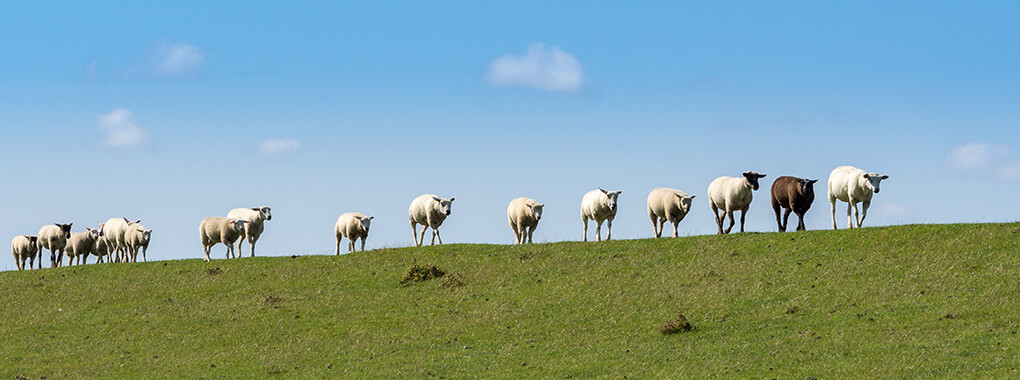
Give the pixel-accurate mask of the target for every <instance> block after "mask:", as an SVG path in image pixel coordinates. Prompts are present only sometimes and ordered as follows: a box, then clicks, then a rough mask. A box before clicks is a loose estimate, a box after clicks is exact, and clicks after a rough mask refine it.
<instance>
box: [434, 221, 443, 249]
mask: <svg viewBox="0 0 1020 380" xmlns="http://www.w3.org/2000/svg"><path fill="white" fill-rule="evenodd" d="M432 233H434V234H436V239H439V245H443V237H442V236H441V235H439V225H436V226H435V227H432Z"/></svg>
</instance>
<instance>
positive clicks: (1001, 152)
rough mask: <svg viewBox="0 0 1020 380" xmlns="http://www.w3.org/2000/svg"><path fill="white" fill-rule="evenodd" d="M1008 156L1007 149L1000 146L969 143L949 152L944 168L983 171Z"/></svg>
mask: <svg viewBox="0 0 1020 380" xmlns="http://www.w3.org/2000/svg"><path fill="white" fill-rule="evenodd" d="M1008 156H1009V148H1007V147H1005V146H1002V145H993V144H981V143H976V142H973V143H970V144H967V145H961V146H958V147H956V148H954V149H953V150H951V151H949V154H948V155H946V166H948V167H950V168H953V169H957V170H962V171H970V170H985V169H988V168H989V167H991V166H992V165H995V164H998V163H999V162H1000V161H1001V160H1002V159H1004V158H1006V157H1008Z"/></svg>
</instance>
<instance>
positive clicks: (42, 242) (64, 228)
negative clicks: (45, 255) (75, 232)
mask: <svg viewBox="0 0 1020 380" xmlns="http://www.w3.org/2000/svg"><path fill="white" fill-rule="evenodd" d="M72 224H74V223H67V224H59V223H54V224H50V225H46V226H42V228H40V229H39V269H42V250H43V249H48V250H50V267H51V268H56V267H59V266H60V265H61V260H63V259H64V249H65V248H66V247H67V239H70V238H71V225H72Z"/></svg>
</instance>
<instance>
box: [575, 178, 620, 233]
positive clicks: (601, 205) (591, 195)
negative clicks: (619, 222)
mask: <svg viewBox="0 0 1020 380" xmlns="http://www.w3.org/2000/svg"><path fill="white" fill-rule="evenodd" d="M622 193H623V190H620V191H606V190H603V189H602V188H599V189H598V190H592V191H589V192H587V193H585V194H584V197H583V198H581V222H584V241H588V220H589V219H591V220H594V221H595V223H596V226H595V238H596V239H597V240H598V241H602V222H605V221H608V222H609V224H608V226H607V227H606V240H610V239H611V238H612V237H613V219H616V200H617V198H619V197H620V194H622Z"/></svg>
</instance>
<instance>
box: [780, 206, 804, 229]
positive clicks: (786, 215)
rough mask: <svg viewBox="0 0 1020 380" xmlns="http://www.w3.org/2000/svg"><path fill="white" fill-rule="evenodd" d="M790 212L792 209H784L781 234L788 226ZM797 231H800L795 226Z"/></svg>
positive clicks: (798, 227)
mask: <svg viewBox="0 0 1020 380" xmlns="http://www.w3.org/2000/svg"><path fill="white" fill-rule="evenodd" d="M792 212H793V209H792V208H788V209H786V211H785V212H783V229H782V231H783V232H786V227H788V226H789V225H790V213H792ZM797 231H800V226H799V225H798V226H797Z"/></svg>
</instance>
